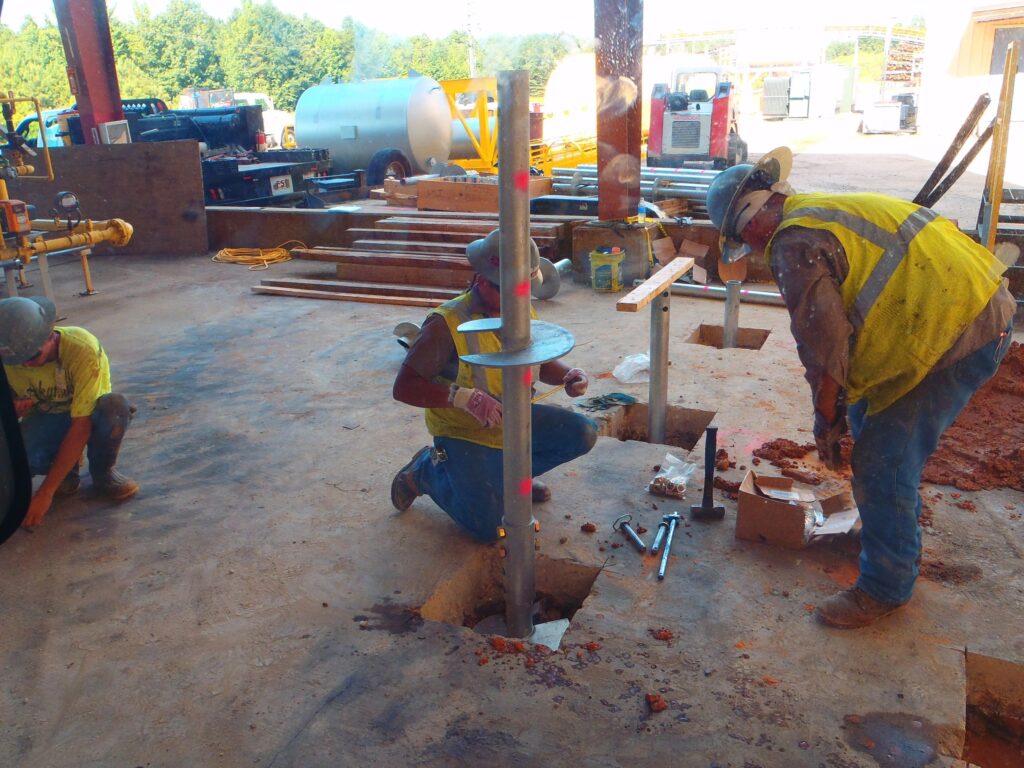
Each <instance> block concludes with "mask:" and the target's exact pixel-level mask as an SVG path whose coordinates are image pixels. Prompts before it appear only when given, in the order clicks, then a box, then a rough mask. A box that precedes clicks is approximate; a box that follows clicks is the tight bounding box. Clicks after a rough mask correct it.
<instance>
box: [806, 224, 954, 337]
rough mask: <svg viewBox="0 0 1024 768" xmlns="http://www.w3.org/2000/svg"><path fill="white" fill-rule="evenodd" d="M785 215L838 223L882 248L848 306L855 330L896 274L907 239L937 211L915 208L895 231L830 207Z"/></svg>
mask: <svg viewBox="0 0 1024 768" xmlns="http://www.w3.org/2000/svg"><path fill="white" fill-rule="evenodd" d="M789 216H790V217H792V218H796V217H798V216H810V217H812V218H815V219H818V220H820V221H828V222H832V223H834V224H841V225H842V226H844V227H846V228H847V229H848V230H850V231H851V232H853V233H854V234H855V235H857V236H858V237H862V238H864V239H865V240H867V241H868V242H869V243H873V244H874V245H876V246H878V247H879V248H880V249H881V250H882V251H883V253H882V256H881V258H880V259H879V260H878V263H877V264H875V267H874V269H872V270H871V274H870V275H869V276H868V279H867V282H865V283H864V285H863V286H861V289H860V293H858V294H857V298H856V299H854V300H853V306H852V307H851V308H850V313H849V317H850V323H851V324H852V325H853V327H854V329H855V330H857V331H859V330H860V329H861V328H863V327H864V322H865V320H866V319H867V316H868V312H870V311H871V308H872V307H873V306H875V302H877V301H878V297H879V296H881V295H882V291H884V290H885V286H887V285H888V284H889V280H890V279H891V278H892V276H893V275H894V274H896V270H897V269H899V266H900V264H901V263H902V262H903V259H905V258H906V256H907V254H908V253H910V243H911V241H912V240H913V239H914V238H915V237H917V235H918V233H920V232H921V230H922V229H924V228H925V227H926V226H928V225H929V224H931V223H932V222H933V221H935V219H936V218H937V217H938V214H937V213H935V211H933V210H931V209H930V208H918V209H917V210H916V211H914V212H913V213H911V214H910V215H909V216H907V218H906V219H904V220H903V223H902V224H900V226H899V228H898V229H897V230H896V232H895V233H892V232H886V231H885V230H884V229H882V228H881V227H879V226H878V225H877V224H875V223H874V222H871V221H868V220H867V219H862V218H861V217H860V216H856V215H854V214H852V213H849V212H848V211H839V210H836V209H834V208H798V209H796V210H795V211H793V212H792V213H790V214H789Z"/></svg>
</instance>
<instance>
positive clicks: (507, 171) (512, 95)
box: [498, 70, 536, 637]
mask: <svg viewBox="0 0 1024 768" xmlns="http://www.w3.org/2000/svg"><path fill="white" fill-rule="evenodd" d="M529 86H530V83H529V73H528V72H526V71H525V70H516V71H505V72H500V73H498V103H499V104H500V105H501V109H500V110H498V153H499V157H501V164H500V166H499V168H498V208H499V214H498V227H499V229H500V230H501V239H500V248H501V346H502V350H503V351H505V352H509V351H516V350H524V349H526V348H527V347H529V346H530V248H529V237H530V208H529V174H530V122H529V110H530V104H529V100H530V93H529ZM529 376H530V368H529V366H521V365H514V366H510V367H506V368H502V370H501V389H502V413H503V426H504V429H503V439H502V450H503V457H504V481H505V496H504V504H505V506H504V517H503V520H502V525H503V527H504V529H505V542H504V545H505V549H506V552H507V554H508V556H507V559H506V561H505V622H506V624H507V625H508V632H509V635H511V636H512V637H528V636H529V635H530V634H531V633H532V632H533V602H534V598H535V592H536V588H535V580H536V574H535V565H536V563H535V557H536V555H535V553H534V533H535V531H534V520H533V498H532V495H531V494H532V488H531V486H532V479H533V466H532V464H533V456H532V453H531V441H532V425H531V420H530V384H531V382H530V380H529Z"/></svg>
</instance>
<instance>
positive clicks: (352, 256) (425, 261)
mask: <svg viewBox="0 0 1024 768" xmlns="http://www.w3.org/2000/svg"><path fill="white" fill-rule="evenodd" d="M292 256H294V257H295V258H297V259H310V260H312V261H331V262H334V263H336V264H339V263H348V264H367V265H377V266H389V267H417V268H426V269H446V270H451V271H455V272H464V273H465V274H466V275H467V276H471V275H472V274H473V267H471V266H470V264H469V262H468V261H466V259H465V258H463V257H453V256H439V255H434V254H429V253H393V252H391V253H384V252H380V253H378V252H375V251H359V250H350V249H347V248H309V249H302V248H296V249H295V250H294V251H292Z"/></svg>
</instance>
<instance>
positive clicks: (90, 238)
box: [18, 219, 134, 264]
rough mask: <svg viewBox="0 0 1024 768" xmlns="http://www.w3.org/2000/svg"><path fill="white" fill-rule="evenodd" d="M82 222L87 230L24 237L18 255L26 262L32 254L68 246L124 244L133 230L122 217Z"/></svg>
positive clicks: (130, 236)
mask: <svg viewBox="0 0 1024 768" xmlns="http://www.w3.org/2000/svg"><path fill="white" fill-rule="evenodd" d="M84 224H86V225H87V226H88V231H85V232H76V233H74V234H70V235H65V236H64V237H55V238H52V239H50V240H43V238H41V237H39V238H37V239H35V240H31V241H30V240H28V239H27V238H25V239H24V240H23V241H22V243H21V246H20V247H19V248H18V256H19V257H20V258H21V260H22V261H23V262H24V263H26V264H28V263H29V261H30V260H31V258H32V256H33V255H35V254H38V253H50V252H52V251H63V250H66V249H68V248H77V247H79V246H82V245H95V244H96V243H105V242H106V243H110V244H111V245H115V246H124V245H127V244H128V241H129V240H131V239H132V233H133V232H134V230H133V228H132V225H131V224H129V223H128V222H127V221H124V220H122V219H110V220H108V221H97V222H93V221H89V222H84Z"/></svg>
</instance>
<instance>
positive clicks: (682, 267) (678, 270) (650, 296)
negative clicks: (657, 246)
mask: <svg viewBox="0 0 1024 768" xmlns="http://www.w3.org/2000/svg"><path fill="white" fill-rule="evenodd" d="M691 269H693V259H690V258H685V257H683V256H680V257H679V258H676V259H673V260H672V261H670V262H669V263H668V264H666V265H665V266H664V267H662V268H661V269H659V270H658V271H657V272H655V273H654V274H653V275H651V276H650V277H648V278H647V279H646V280H644V281H643V282H642V283H641V284H640V285H638V286H637V287H636V288H634V289H633V290H632V291H630V292H629V293H627V294H626V295H625V296H623V297H622V298H621V299H619V300H618V301H617V302H615V309H617V310H618V311H619V312H639V311H640V310H641V309H643V308H644V307H646V306H647V305H648V304H650V303H651V302H652V301H654V298H655V297H656V296H657V295H658V294H660V293H663V292H664V291H667V290H668V289H669V287H670V286H671V285H672V283H674V282H675V281H676V280H678V279H679V278H680V277H682V276H683V275H685V274H686V273H687V272H689V271H690V270H691Z"/></svg>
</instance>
